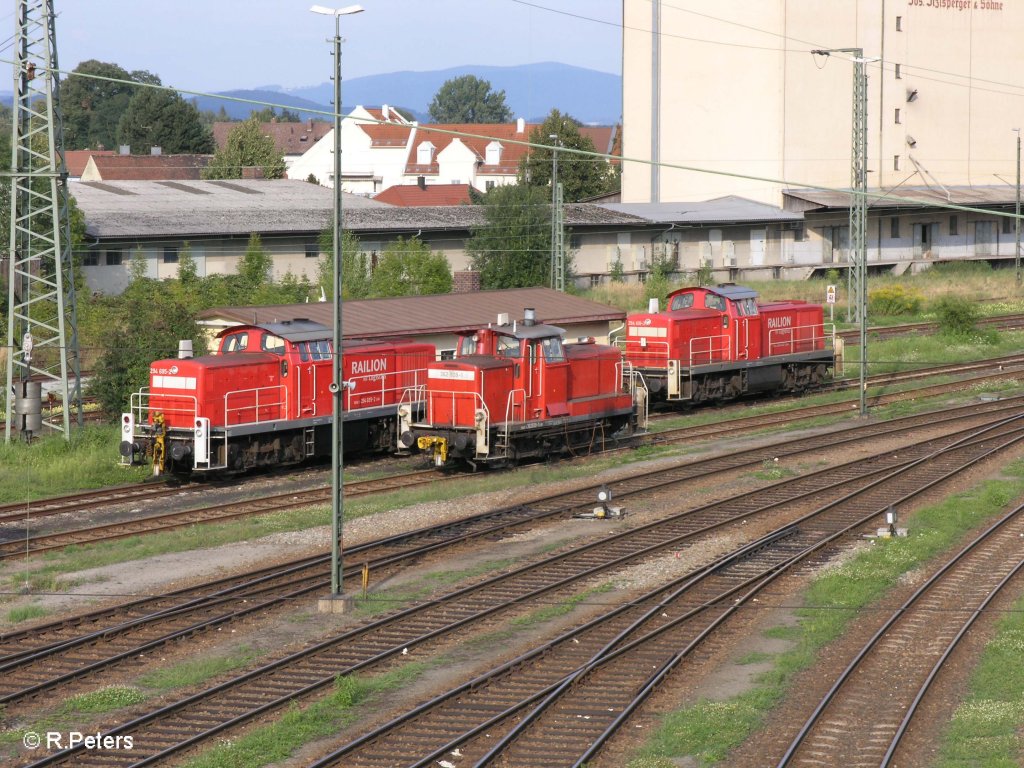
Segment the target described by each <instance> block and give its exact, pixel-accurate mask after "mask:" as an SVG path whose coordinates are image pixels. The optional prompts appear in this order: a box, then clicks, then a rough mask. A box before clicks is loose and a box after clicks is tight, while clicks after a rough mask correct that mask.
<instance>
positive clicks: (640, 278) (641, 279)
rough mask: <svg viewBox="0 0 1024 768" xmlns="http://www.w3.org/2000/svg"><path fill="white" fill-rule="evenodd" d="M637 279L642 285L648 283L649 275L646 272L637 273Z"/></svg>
mask: <svg viewBox="0 0 1024 768" xmlns="http://www.w3.org/2000/svg"><path fill="white" fill-rule="evenodd" d="M636 279H637V280H638V281H639V282H641V283H646V282H647V273H646V272H637V273H636Z"/></svg>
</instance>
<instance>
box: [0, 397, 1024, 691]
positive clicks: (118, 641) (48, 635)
mask: <svg viewBox="0 0 1024 768" xmlns="http://www.w3.org/2000/svg"><path fill="white" fill-rule="evenodd" d="M1018 411H1024V399H1022V400H1021V401H1019V402H1017V403H1016V404H1005V403H1003V404H995V403H990V404H988V405H987V406H986V407H985V408H984V409H983V410H982V411H979V410H978V409H977V408H964V409H962V410H961V411H960V412H959V413H956V412H954V413H948V414H944V415H943V416H942V417H936V416H934V415H927V416H918V417H908V418H906V419H902V420H898V421H894V422H889V423H886V424H877V425H869V426H861V427H855V428H853V429H851V430H847V432H846V433H845V434H843V433H839V434H837V435H832V436H830V437H828V438H825V440H826V441H827V442H830V443H831V444H833V445H836V444H841V443H842V442H846V441H853V442H855V441H858V440H861V439H864V437H863V436H864V435H865V434H867V435H871V436H882V435H886V436H892V435H897V434H908V433H914V432H917V431H918V430H920V429H922V428H924V427H925V426H926V425H932V426H934V425H937V424H941V423H945V424H946V425H949V426H950V428H953V427H954V426H955V425H957V424H961V423H963V422H965V421H966V422H968V423H971V422H974V421H975V420H977V419H979V418H980V419H986V418H987V419H992V418H997V417H999V416H1000V415H1001V414H1006V413H1015V412H1018ZM822 440H823V438H821V437H819V438H809V439H806V440H801V441H790V442H789V443H787V444H783V445H773V446H767V447H763V448H757V449H751V450H748V451H740V452H737V453H730V454H726V455H723V456H718V457H712V458H709V459H704V460H701V461H697V462H687V463H682V464H680V465H679V466H677V467H675V468H674V469H671V470H666V469H659V470H654V471H650V472H644V473H639V474H637V475H635V476H634V477H631V478H629V479H627V480H622V481H618V482H616V483H614V484H613V488H614V490H615V493H616V495H617V497H622V496H626V497H628V496H629V495H631V494H635V493H637V492H647V491H649V490H650V489H651V488H652V487H656V484H658V483H665V482H668V483H670V484H674V485H675V486H679V485H680V484H681V483H687V482H689V481H698V482H700V481H703V480H704V479H705V478H707V477H709V476H714V475H715V474H717V473H723V472H729V471H735V470H737V469H742V468H744V467H752V466H754V467H756V466H760V465H762V464H763V463H764V461H765V460H766V458H767V457H772V458H778V457H780V456H781V457H786V456H796V455H800V454H801V453H806V452H811V451H815V450H817V449H818V448H819V447H820V446H821V444H822ZM595 489H596V486H594V487H592V488H587V489H581V490H577V491H571V492H567V493H563V494H558V495H555V496H549V497H547V498H546V499H544V500H543V501H535V502H531V503H530V504H529V505H527V506H514V507H507V508H504V509H498V510H493V511H489V512H486V513H482V514H480V515H475V516H473V517H470V518H468V519H466V520H463V521H459V522H457V523H450V524H448V525H445V526H432V527H430V528H426V529H421V530H418V531H412V532H409V533H407V534H403V535H401V536H394V537H391V538H388V539H385V540H382V541H377V542H370V543H367V544H365V545H361V546H355V547H349V548H347V549H346V558H347V560H348V561H349V562H350V563H352V562H359V563H365V564H366V567H367V569H368V571H369V572H371V573H373V575H374V578H375V579H378V580H383V579H387V578H388V577H389V576H390V575H391V574H392V573H394V572H395V571H396V570H397V569H399V568H402V567H405V566H407V565H409V564H416V563H419V562H421V561H422V560H423V559H424V558H425V557H427V556H429V555H430V554H431V553H434V552H438V551H440V550H442V549H445V548H452V547H454V546H456V545H462V544H466V543H468V542H471V541H479V540H481V539H494V538H496V537H501V536H506V535H509V534H510V533H512V532H514V531H515V530H518V529H520V528H522V527H523V526H525V525H536V524H538V523H539V522H541V521H543V520H545V519H547V518H549V517H566V516H569V515H570V514H572V513H574V512H578V511H579V510H581V509H584V510H585V509H589V508H590V507H591V506H592V504H593V499H594V498H595V493H594V491H595ZM329 563H330V556H329V555H327V554H324V555H321V556H317V557H312V558H303V559H300V560H297V561H294V562H292V563H287V564H282V565H281V566H277V567H275V568H269V569H260V570H257V571H255V572H252V573H249V574H242V575H239V576H238V577H232V578H228V579H221V580H217V581H215V582H212V583H209V584H205V585H201V586H197V587H192V588H189V589H185V590H179V591H177V592H175V593H172V594H169V595H162V596H155V597H151V598H144V599H140V600H135V601H132V602H129V603H127V604H125V605H124V606H123V607H114V608H110V609H104V610H100V611H95V612H92V613H90V614H85V615H82V616H76V617H71V618H69V619H67V620H63V621H57V622H51V623H49V624H43V625H39V626H36V627H32V628H29V629H26V630H21V631H19V632H14V633H8V634H6V635H0V705H10V704H13V703H15V702H18V701H21V700H23V699H25V698H28V697H33V696H36V695H38V694H40V693H43V692H45V691H49V690H52V689H53V688H55V687H56V686H58V685H61V684H64V683H68V682H70V681H72V680H81V679H84V678H86V677H89V676H90V675H93V674H95V673H97V672H100V671H102V670H104V669H106V668H108V667H109V666H111V665H113V664H117V663H120V662H122V661H125V660H130V659H132V658H137V657H138V656H139V655H140V654H147V653H150V652H151V651H153V650H154V649H155V648H157V647H159V646H160V645H164V644H166V643H169V642H177V641H181V640H184V639H187V638H188V637H191V636H193V635H195V634H198V633H200V632H204V631H207V630H210V629H212V628H215V627H219V626H222V625H224V624H226V623H228V622H231V621H235V620H237V619H239V618H242V617H246V616H251V615H252V614H254V613H257V612H260V611H269V610H270V609H272V608H275V607H278V606H281V605H286V604H288V603H289V602H290V601H291V600H294V599H295V598H297V597H302V596H309V595H312V594H315V593H317V591H318V590H320V591H324V592H325V591H326V590H327V587H328V585H329V583H330V580H329V578H328V574H329ZM360 579H361V574H359V573H354V572H351V571H350V572H349V574H348V580H347V582H346V584H347V585H348V588H349V591H351V592H356V591H358V588H359V586H358V582H359V581H360Z"/></svg>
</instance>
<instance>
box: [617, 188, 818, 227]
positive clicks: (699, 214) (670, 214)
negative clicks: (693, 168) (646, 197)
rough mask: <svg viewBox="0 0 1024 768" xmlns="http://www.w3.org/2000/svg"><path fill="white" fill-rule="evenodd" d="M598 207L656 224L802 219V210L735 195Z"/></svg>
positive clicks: (736, 222) (737, 222) (730, 222)
mask: <svg viewBox="0 0 1024 768" xmlns="http://www.w3.org/2000/svg"><path fill="white" fill-rule="evenodd" d="M599 207H601V208H605V209H607V210H610V211H615V212H616V213H623V214H628V215H631V216H636V217H639V218H641V219H646V220H647V221H649V222H653V223H657V224H740V223H750V222H762V221H763V222H771V221H780V222H785V221H801V220H802V219H803V216H802V215H801V214H799V213H793V212H790V211H785V210H783V209H782V208H778V207H776V206H774V205H767V204H766V203H759V202H756V201H754V200H748V199H746V198H745V197H738V196H736V195H727V196H725V197H716V198H714V199H713V200H704V201H699V202H679V203H604V204H602V205H600V206H599Z"/></svg>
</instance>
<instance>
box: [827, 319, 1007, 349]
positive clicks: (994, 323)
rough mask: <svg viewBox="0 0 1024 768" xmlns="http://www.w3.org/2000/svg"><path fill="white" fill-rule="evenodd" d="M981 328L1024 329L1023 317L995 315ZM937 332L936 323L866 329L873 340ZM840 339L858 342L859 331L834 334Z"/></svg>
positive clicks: (937, 326) (986, 320)
mask: <svg viewBox="0 0 1024 768" xmlns="http://www.w3.org/2000/svg"><path fill="white" fill-rule="evenodd" d="M977 325H979V326H981V327H982V328H994V329H996V330H999V331H1016V330H1020V329H1021V328H1022V327H1024V315H1022V314H1010V315H995V316H993V317H982V318H979V319H978V321H977ZM938 330H939V324H938V323H902V324H900V325H880V326H876V327H873V328H868V337H869V338H874V339H887V338H892V337H894V336H905V335H906V334H908V333H935V332H936V331H938ZM836 335H837V336H840V337H842V338H843V339H844V340H845V341H846V342H847V343H848V344H854V343H857V342H859V341H860V330H859V329H854V330H848V331H840V332H839V333H837V334H836Z"/></svg>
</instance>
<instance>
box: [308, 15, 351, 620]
mask: <svg viewBox="0 0 1024 768" xmlns="http://www.w3.org/2000/svg"><path fill="white" fill-rule="evenodd" d="M309 10H311V11H312V12H313V13H321V14H324V15H327V16H333V17H334V248H333V254H334V275H333V276H334V336H333V344H334V346H333V348H332V349H333V355H332V358H333V363H334V364H333V374H334V378H333V379H332V381H331V393H332V395H333V413H332V416H331V440H332V442H331V489H332V493H331V596H330V598H328V599H327V600H322V601H321V602H320V609H321V611H324V612H330V613H341V612H342V611H344V610H345V604H346V601H345V595H344V589H345V584H344V578H343V577H344V573H343V565H342V553H341V536H342V516H343V514H344V511H345V490H344V484H343V481H342V474H343V472H344V466H345V465H344V461H343V460H342V451H343V447H344V441H343V423H342V404H343V399H342V398H343V397H344V393H345V385H344V382H343V381H342V339H343V338H344V337H343V335H342V324H341V289H342V264H341V261H342V254H341V225H342V209H341V194H342V193H341V17H342V16H348V15H350V14H353V13H361V12H362V10H363V8H362V6H360V5H349V6H346V7H344V8H325V7H324V6H322V5H314V6H313V7H311V8H310V9H309Z"/></svg>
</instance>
